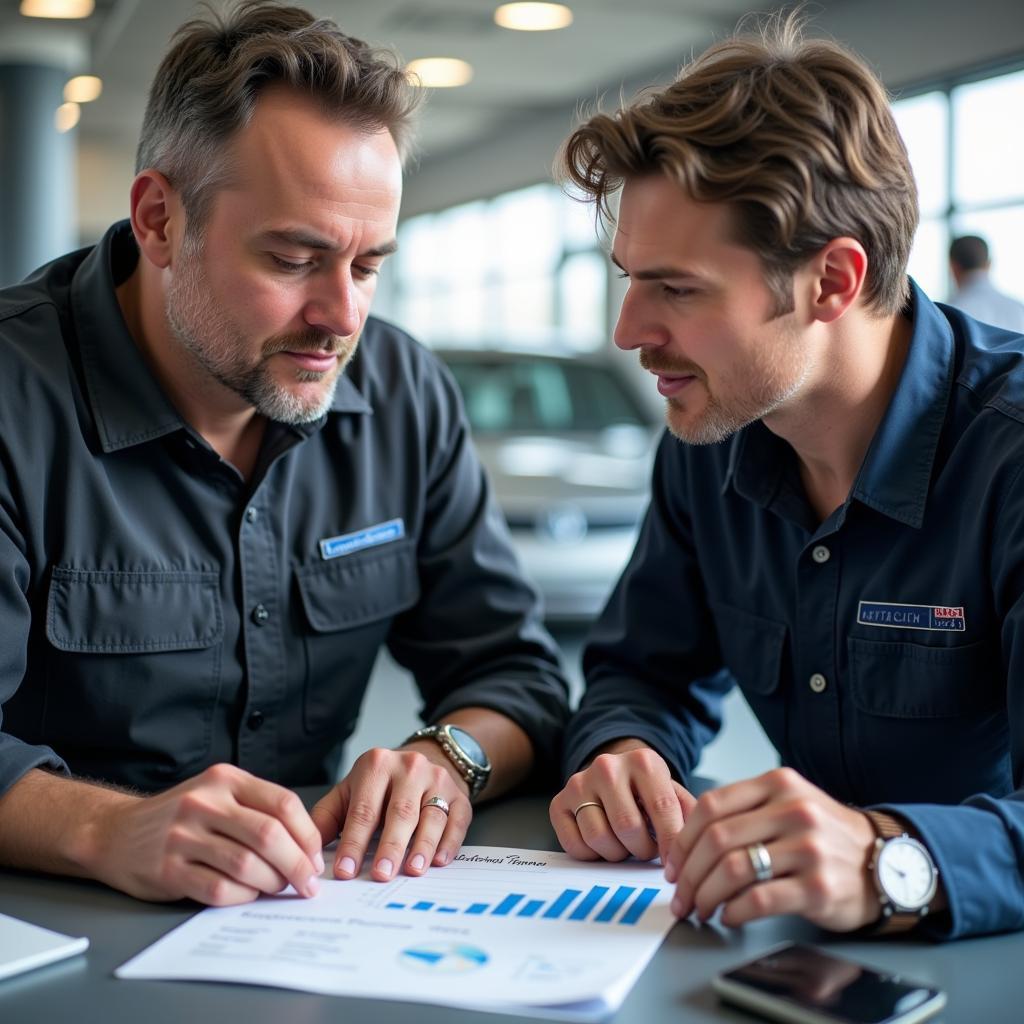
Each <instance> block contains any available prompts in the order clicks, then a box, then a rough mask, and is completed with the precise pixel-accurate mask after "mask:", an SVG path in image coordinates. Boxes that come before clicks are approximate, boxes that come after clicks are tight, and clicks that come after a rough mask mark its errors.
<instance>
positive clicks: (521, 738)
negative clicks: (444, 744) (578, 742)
mask: <svg viewBox="0 0 1024 1024" xmlns="http://www.w3.org/2000/svg"><path fill="white" fill-rule="evenodd" d="M444 721H445V722H446V723H450V724H451V725H457V726H459V727H460V728H463V729H465V730H466V731H467V732H468V733H469V734H470V735H471V736H472V737H473V739H475V740H476V741H477V743H479V744H480V746H482V747H483V748H484V751H485V753H486V754H487V757H488V759H489V760H490V762H491V777H490V779H488V782H487V786H486V787H485V788H484V790H483V792H482V793H481V794H480V796H479V797H478V801H479V800H490V799H491V798H492V797H496V796H500V795H501V794H502V793H506V792H508V791H509V790H511V789H514V788H515V787H516V786H517V785H519V783H521V782H522V781H523V780H524V779H525V778H526V777H527V775H529V773H530V770H531V768H532V767H533V763H534V750H533V744H532V743H531V742H530V738H529V736H527V734H526V732H525V731H524V730H523V729H522V728H520V727H519V726H518V725H517V724H516V723H515V722H513V721H512V719H510V718H507V717H506V716H505V715H502V714H500V713H499V712H497V711H492V710H491V709H490V708H459V709H458V710H457V711H453V712H451V713H450V714H447V715H445V716H444ZM406 746H408V747H409V748H410V749H414V750H418V751H419V752H420V753H421V754H423V755H424V756H426V757H428V758H429V759H430V760H431V761H433V762H434V763H435V764H439V765H441V766H443V767H444V768H447V769H449V770H450V771H451V772H452V774H453V775H454V776H455V778H456V779H457V781H458V783H459V785H460V787H461V788H463V789H464V790H466V792H468V787H467V786H466V784H465V782H464V781H463V779H462V776H461V775H459V773H458V771H457V770H456V768H455V766H454V765H453V764H452V762H451V761H449V760H448V758H447V756H446V755H445V753H444V751H443V750H442V749H441V747H440V745H439V744H437V743H435V742H434V741H433V740H417V741H416V742H415V743H411V744H407V745H406Z"/></svg>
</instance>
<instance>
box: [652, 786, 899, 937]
mask: <svg viewBox="0 0 1024 1024" xmlns="http://www.w3.org/2000/svg"><path fill="white" fill-rule="evenodd" d="M874 841H875V831H874V828H873V827H872V825H871V822H870V820H869V819H868V818H867V816H866V815H865V814H863V813H862V812H861V811H858V810H854V809H853V808H850V807H846V806H845V805H843V804H841V803H838V802H837V801H836V800H833V799H832V798H831V797H830V796H828V795H827V794H826V793H824V792H823V791H822V790H820V789H818V788H817V787H816V786H813V785H812V784H811V783H810V782H808V781H807V780H806V779H804V778H803V777H802V776H800V775H799V774H797V773H796V772H795V771H793V770H792V769H790V768H777V769H775V770H774V771H770V772H767V773H766V774H764V775H760V776H758V777H757V778H754V779H747V780H745V781H743V782H737V783H734V784H733V785H730V786H723V787H721V788H720V789H714V790H711V791H710V792H707V793H705V794H704V795H703V796H701V798H700V799H699V800H698V801H697V805H696V807H695V808H694V810H693V813H691V814H690V815H689V817H688V818H687V821H686V827H685V828H684V829H683V830H682V832H680V834H679V835H678V836H677V838H676V840H675V841H674V842H673V843H672V846H671V849H670V850H669V853H668V857H667V861H666V864H665V877H666V878H667V879H668V881H669V882H675V883H676V893H675V897H674V898H673V901H672V910H673V912H674V913H675V914H676V915H677V916H678V917H686V916H687V915H688V914H690V913H691V912H692V911H694V910H696V912H697V915H698V917H699V918H700V919H701V920H702V921H706V920H707V919H708V918H709V917H710V916H711V915H712V914H713V913H714V912H715V910H716V909H717V908H718V907H720V906H721V907H722V908H723V911H722V923H723V924H726V925H729V926H735V925H740V924H743V923H744V922H746V921H752V920H754V919H755V918H759V917H769V916H771V915H774V914H800V915H802V916H803V917H805V918H807V919H808V920H810V921H813V922H814V923H815V924H817V925H820V926H821V927H823V928H829V929H831V930H833V931H852V930H853V929H856V928H860V927H862V926H863V925H866V924H870V923H871V922H872V921H874V920H876V919H877V918H878V916H879V914H880V913H881V907H880V904H879V901H878V897H877V895H876V894H875V891H874V887H873V885H872V882H871V879H870V878H869V876H868V872H867V870H866V868H867V863H868V858H869V856H870V851H871V849H872V847H873V845H874ZM762 844H763V846H764V848H765V849H766V851H767V856H768V859H769V863H770V867H769V869H768V873H770V877H768V878H765V879H764V880H760V881H759V880H758V879H757V878H756V873H755V860H756V858H757V848H758V846H760V845H762Z"/></svg>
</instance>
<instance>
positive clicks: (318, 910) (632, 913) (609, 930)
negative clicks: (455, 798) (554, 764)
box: [115, 846, 675, 1021]
mask: <svg viewBox="0 0 1024 1024" xmlns="http://www.w3.org/2000/svg"><path fill="white" fill-rule="evenodd" d="M329 865H330V860H329V859H328V868H327V869H326V870H325V877H324V881H323V884H322V886H321V891H320V893H319V895H317V896H316V897H315V898H313V899H311V900H304V899H300V898H299V897H298V896H295V895H294V893H293V892H292V891H291V890H286V891H285V893H284V894H282V895H281V896H272V897H263V898H261V899H259V900H257V901H256V902H255V903H250V904H247V905H245V906H240V907H228V908H222V909H221V908H218V909H208V910H204V911H202V912H201V913H199V914H197V915H196V916H195V917H193V918H191V919H190V920H189V921H187V922H185V924H183V925H181V926H180V927H178V928H177V929H175V930H174V931H173V932H170V933H169V934H168V935H166V936H164V937H163V938H162V939H160V940H159V941H158V942H156V943H154V944H153V945H152V946H150V947H149V948H148V949H146V950H144V951H143V952H142V953H140V954H139V955H138V956H136V957H134V958H133V959H131V960H129V961H128V962H127V963H126V964H124V965H123V966H122V967H120V968H119V969H118V970H117V971H116V972H115V973H116V974H117V976H118V977H119V978H164V979H171V978H178V979H201V980H206V981H232V982H245V983H249V984H256V985H273V986H279V987H282V988H294V989H301V990H304V991H309V992H322V993H326V994H330V995H346V996H361V997H368V998H380V999H401V1000H411V1001H415V1002H427V1003H439V1004H442V1005H448V1006H461V1007H470V1008H475V1009H484V1010H493V1011H499V1012H505V1013H520V1014H526V1015H530V1016H533V1015H541V1016H546V1017H559V1018H563V1019H566V1020H580V1021H592V1020H600V1019H602V1018H603V1017H606V1016H609V1015H610V1014H611V1013H613V1012H614V1011H615V1010H616V1009H618V1007H619V1006H620V1005H621V1004H622V1001H623V1000H624V999H625V997H626V994H627V993H628V992H629V990H630V988H631V987H632V986H633V983H634V982H635V981H636V979H637V978H638V977H639V976H640V973H641V972H642V971H643V969H644V967H645V966H646V965H647V963H648V961H649V960H650V959H651V957H652V956H653V955H654V952H655V951H656V950H657V948H658V946H659V945H660V944H661V941H662V940H663V939H664V937H665V935H666V933H667V932H668V930H669V929H670V928H671V927H672V925H673V924H674V922H675V918H674V917H673V916H672V913H671V911H670V910H669V903H670V900H671V896H672V887H671V886H669V885H668V884H666V882H665V880H664V877H663V875H662V873H661V868H660V867H659V866H657V865H650V864H637V863H633V862H628V863H625V864H606V863H594V864H587V863H581V862H579V861H574V860H572V859H571V858H569V857H568V856H566V855H565V854H563V853H549V852H542V851H537V850H519V849H507V848H504V847H487V846H473V847H463V850H462V852H461V853H460V854H459V856H458V858H457V859H456V860H455V861H453V862H452V863H451V864H450V865H448V866H447V867H445V868H434V869H431V870H430V871H429V872H428V873H427V875H425V876H423V877H421V878H411V877H408V876H404V875H403V876H399V877H398V878H396V879H394V880H393V881H391V882H387V883H384V884H382V883H380V882H372V881H369V880H368V878H367V877H366V876H365V874H364V876H363V877H361V878H359V879H354V880H352V881H347V882H342V881H337V880H335V879H333V878H329V877H327V872H328V871H329V870H330V867H329Z"/></svg>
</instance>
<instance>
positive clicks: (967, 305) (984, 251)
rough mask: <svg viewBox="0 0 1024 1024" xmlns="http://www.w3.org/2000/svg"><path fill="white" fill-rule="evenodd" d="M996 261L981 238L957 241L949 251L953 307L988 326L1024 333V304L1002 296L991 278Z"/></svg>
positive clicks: (967, 238)
mask: <svg viewBox="0 0 1024 1024" xmlns="http://www.w3.org/2000/svg"><path fill="white" fill-rule="evenodd" d="M991 267H992V261H991V259H990V258H989V251H988V243H987V242H986V241H985V239H984V238H981V237H979V236H978V235H962V236H961V237H960V238H954V239H953V242H952V244H951V245H950V247H949V271H950V273H951V274H952V275H953V280H954V281H955V282H956V291H955V292H954V293H953V294H952V295H951V296H950V299H949V304H950V305H951V306H956V308H957V309H960V310H963V312H965V313H967V314H968V316H973V317H974V319H975V320H980V321H981V322H982V323H984V324H992V325H993V326H995V327H1002V328H1003V329H1004V330H1007V331H1017V332H1018V333H1021V332H1024V302H1018V301H1017V300H1016V299H1015V298H1013V296H1011V295H1007V294H1006V293H1005V292H1001V291H1000V290H999V289H998V288H997V287H996V286H995V285H994V284H993V283H992V280H991V278H990V277H989V271H990V269H991Z"/></svg>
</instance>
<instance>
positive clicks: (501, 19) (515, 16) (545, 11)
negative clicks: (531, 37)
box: [494, 3, 572, 32]
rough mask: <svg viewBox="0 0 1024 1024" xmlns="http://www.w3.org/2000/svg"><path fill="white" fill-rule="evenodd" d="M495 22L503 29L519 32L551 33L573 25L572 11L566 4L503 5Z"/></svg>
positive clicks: (498, 10)
mask: <svg viewBox="0 0 1024 1024" xmlns="http://www.w3.org/2000/svg"><path fill="white" fill-rule="evenodd" d="M494 20H495V22H496V23H497V24H498V25H500V26H501V27H502V28H511V29H515V30H516V31H517V32H550V31H551V30H552V29H556V28H566V27H568V26H569V25H571V24H572V11H571V10H569V8H568V7H566V6H565V5H564V4H544V3H514V4H502V5H501V6H500V7H499V8H498V9H497V10H496V11H495V12H494Z"/></svg>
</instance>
